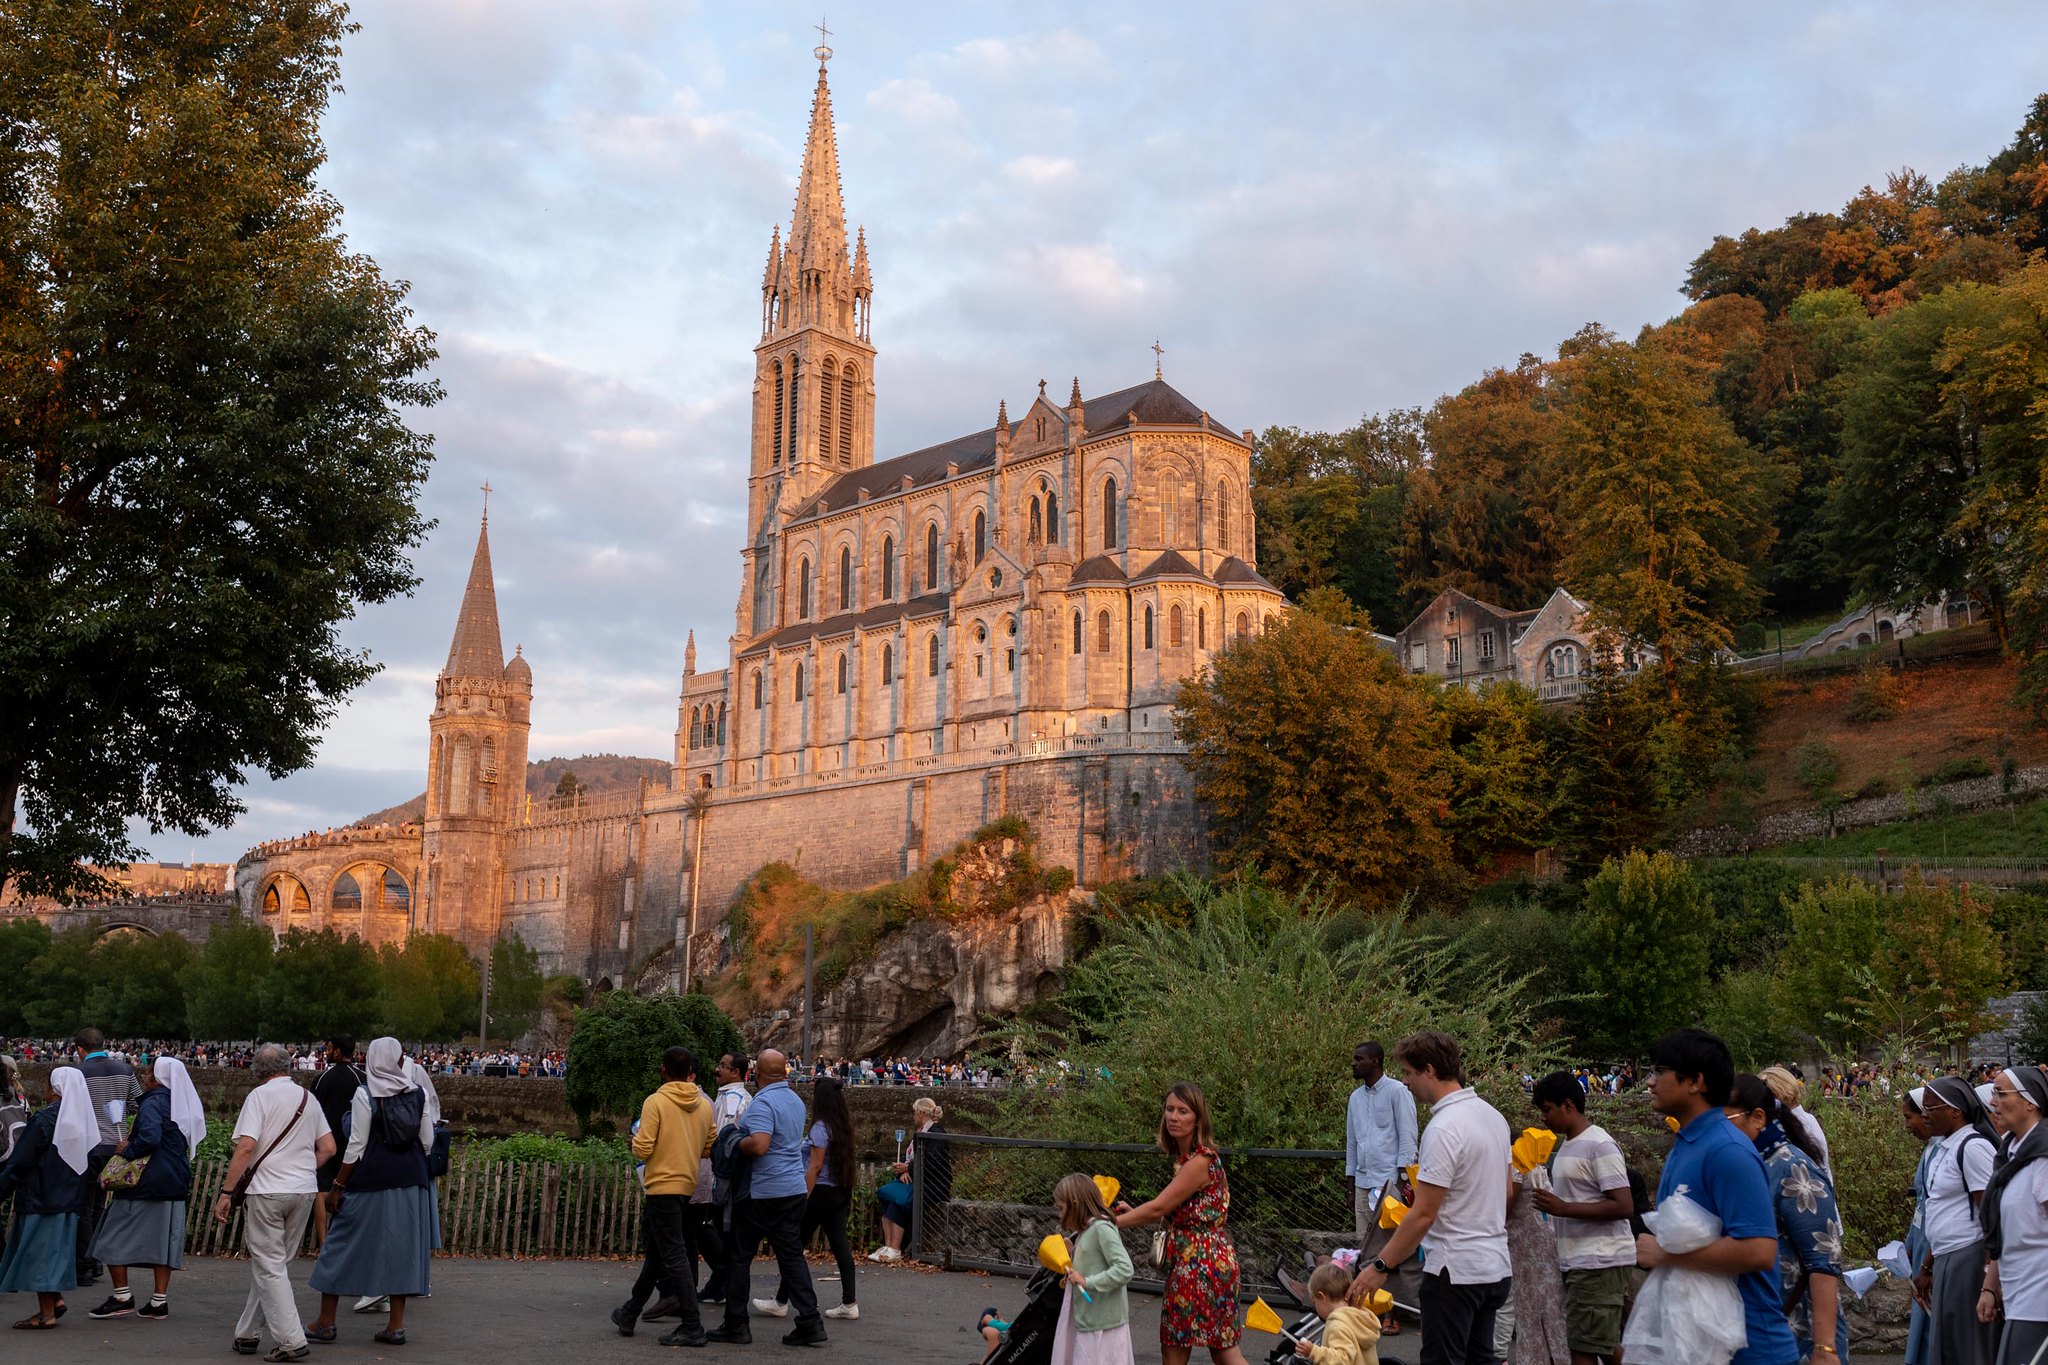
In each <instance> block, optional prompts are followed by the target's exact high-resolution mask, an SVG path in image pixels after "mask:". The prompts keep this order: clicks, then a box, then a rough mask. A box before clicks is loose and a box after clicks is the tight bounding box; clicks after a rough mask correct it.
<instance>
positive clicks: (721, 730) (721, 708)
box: [704, 673, 761, 782]
mask: <svg viewBox="0 0 2048 1365" xmlns="http://www.w3.org/2000/svg"><path fill="white" fill-rule="evenodd" d="M760 681H761V675H760V674H758V673H757V674H755V675H754V682H755V683H756V684H759V683H760ZM754 704H755V705H756V706H759V705H760V704H761V703H760V701H759V700H758V699H756V701H755V702H754ZM718 743H719V744H721V745H722V744H724V743H725V703H724V702H720V703H718ZM704 780H705V781H706V782H709V781H710V780H711V779H710V778H708V777H707V778H705V779H704Z"/></svg>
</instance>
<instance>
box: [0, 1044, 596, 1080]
mask: <svg viewBox="0 0 2048 1365" xmlns="http://www.w3.org/2000/svg"><path fill="white" fill-rule="evenodd" d="M259 1046H260V1045H259V1044H256V1043H219V1042H180V1041H171V1040H165V1039H151V1038H132V1039H123V1040H120V1041H116V1042H112V1043H109V1044H108V1045H107V1049H106V1050H107V1053H108V1055H109V1056H110V1057H113V1058H114V1059H116V1060H117V1061H122V1062H127V1063H130V1064H132V1065H134V1066H137V1067H140V1068H142V1069H144V1070H147V1069H148V1068H149V1067H150V1066H152V1065H153V1064H154V1063H155V1062H156V1060H157V1059H158V1058H160V1057H170V1058H174V1059H176V1060H177V1061H180V1062H183V1063H184V1064H185V1065H186V1066H187V1067H223V1068H227V1069H230V1070H236V1071H247V1070H249V1069H250V1068H251V1067H253V1066H254V1065H255V1063H256V1054H257V1051H258V1050H259ZM5 1047H6V1051H7V1054H8V1055H9V1056H12V1057H16V1058H19V1059H20V1060H21V1061H22V1062H24V1063H27V1064H34V1063H38V1062H40V1063H42V1064H43V1065H45V1066H62V1065H67V1064H71V1065H75V1064H77V1063H78V1062H79V1061H81V1060H83V1056H84V1054H83V1053H81V1052H80V1051H79V1046H78V1043H77V1041H76V1040H75V1039H69V1038H65V1039H48V1038H15V1039H10V1040H8V1041H7V1042H6V1044H5ZM285 1051H286V1053H287V1054H289V1057H290V1063H291V1064H290V1070H293V1071H299V1072H313V1071H318V1070H320V1068H321V1066H322V1065H323V1061H322V1058H323V1057H324V1055H325V1051H326V1045H325V1044H324V1043H311V1044H298V1045H289V1044H288V1045H285ZM407 1057H408V1060H410V1061H411V1062H412V1063H414V1064H415V1065H417V1066H418V1067H420V1068H421V1069H422V1070H424V1071H425V1072H427V1073H428V1074H429V1075H433V1076H552V1077H560V1076H561V1075H562V1074H563V1073H564V1071H565V1070H566V1069H567V1066H568V1060H567V1058H566V1057H565V1056H564V1055H563V1054H562V1053H561V1052H559V1051H555V1052H539V1053H529V1052H517V1051H513V1050H511V1049H509V1048H493V1049H488V1050H480V1049H476V1048H466V1047H440V1046H434V1045H431V1044H427V1045H421V1046H417V1047H415V1048H413V1049H412V1051H411V1052H410V1053H408V1054H407Z"/></svg>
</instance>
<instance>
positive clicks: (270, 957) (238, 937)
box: [185, 916, 277, 1040]
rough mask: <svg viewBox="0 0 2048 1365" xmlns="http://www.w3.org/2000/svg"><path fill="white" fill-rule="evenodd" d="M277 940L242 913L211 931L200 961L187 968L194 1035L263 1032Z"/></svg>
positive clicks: (258, 1034) (188, 1009)
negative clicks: (265, 988) (266, 992)
mask: <svg viewBox="0 0 2048 1365" xmlns="http://www.w3.org/2000/svg"><path fill="white" fill-rule="evenodd" d="M276 947H277V940H276V939H275V938H273V937H272V936H271V933H270V930H268V929H266V928H265V927H263V926H262V925H261V924H253V923H251V922H250V921H248V920H245V919H242V918H240V917H239V916H237V917H235V918H233V919H230V920H229V921H228V922H227V923H226V924H223V925H220V926H218V927H217V928H215V929H214V931H213V932H212V933H211V934H209V935H207V939H206V943H205V946H203V947H202V948H200V950H199V960H198V961H197V962H194V963H193V964H192V965H191V966H190V967H187V968H186V969H185V1023H186V1027H188V1028H189V1029H191V1031H192V1036H193V1037H194V1038H221V1039H230V1040H244V1039H250V1038H260V1037H262V1036H263V986H264V983H265V982H266V981H268V980H269V979H270V969H271V967H272V965H273V964H274V961H275V954H276Z"/></svg>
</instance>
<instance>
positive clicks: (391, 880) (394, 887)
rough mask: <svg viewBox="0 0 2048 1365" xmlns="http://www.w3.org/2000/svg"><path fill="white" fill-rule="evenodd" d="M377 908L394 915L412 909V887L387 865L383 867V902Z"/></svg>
mask: <svg viewBox="0 0 2048 1365" xmlns="http://www.w3.org/2000/svg"><path fill="white" fill-rule="evenodd" d="M378 908H379V909H381V910H383V911H384V912H385V913H387V914H395V915H402V914H404V913H405V912H406V911H408V910H410V909H412V888H411V887H409V886H407V885H406V884H405V878H403V877H401V876H399V875H398V873H397V872H395V871H393V870H392V869H391V868H388V867H387V868H385V869H384V904H383V905H381V906H379V907H378Z"/></svg>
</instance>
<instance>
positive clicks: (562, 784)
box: [555, 769, 583, 801]
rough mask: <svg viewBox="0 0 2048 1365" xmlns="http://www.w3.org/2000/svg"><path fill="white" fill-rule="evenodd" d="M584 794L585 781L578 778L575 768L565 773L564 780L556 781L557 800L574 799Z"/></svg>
mask: <svg viewBox="0 0 2048 1365" xmlns="http://www.w3.org/2000/svg"><path fill="white" fill-rule="evenodd" d="M582 794H583V783H582V782H581V781H580V780H579V779H578V778H577V776H576V773H575V771H574V770H573V769H572V770H570V771H568V772H565V773H563V774H562V780H561V781H559V782H557V783H555V799H556V800H557V801H574V800H575V799H576V798H577V797H579V796H581V795H582Z"/></svg>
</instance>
